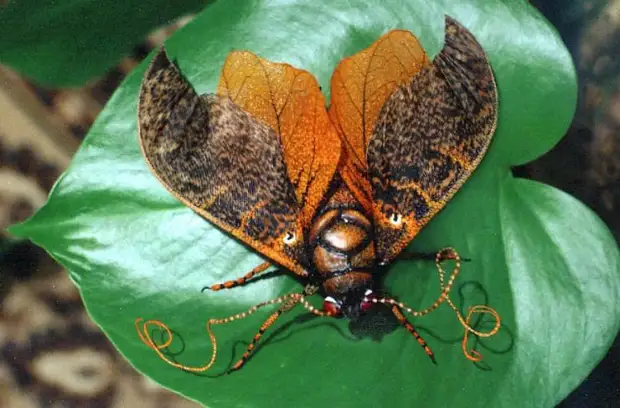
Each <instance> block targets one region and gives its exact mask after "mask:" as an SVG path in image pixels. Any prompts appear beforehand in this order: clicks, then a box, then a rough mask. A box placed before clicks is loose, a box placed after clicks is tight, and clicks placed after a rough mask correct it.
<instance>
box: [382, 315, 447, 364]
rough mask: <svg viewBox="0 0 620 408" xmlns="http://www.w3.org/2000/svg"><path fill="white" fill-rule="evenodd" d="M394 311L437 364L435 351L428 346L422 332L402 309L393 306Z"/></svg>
mask: <svg viewBox="0 0 620 408" xmlns="http://www.w3.org/2000/svg"><path fill="white" fill-rule="evenodd" d="M392 313H394V316H396V319H397V320H398V321H399V322H400V324H402V325H403V326H405V329H407V330H408V331H409V333H411V334H412V335H413V337H414V338H415V339H416V340H417V342H418V344H419V345H420V346H422V348H423V349H424V352H425V353H426V354H427V355H428V356H429V357H430V358H431V360H432V361H433V363H434V364H437V361H435V355H434V354H433V351H432V350H431V348H430V347H429V346H428V344H426V341H424V339H423V338H422V336H420V333H418V332H417V330H416V329H415V328H414V327H413V325H412V324H411V323H409V321H408V320H407V318H406V317H405V315H403V313H402V312H401V311H400V308H399V307H398V306H392Z"/></svg>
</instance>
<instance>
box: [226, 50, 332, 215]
mask: <svg viewBox="0 0 620 408" xmlns="http://www.w3.org/2000/svg"><path fill="white" fill-rule="evenodd" d="M217 93H218V94H219V95H222V96H228V97H230V98H231V99H232V101H233V102H234V103H235V104H237V105H238V106H240V107H241V108H242V109H244V110H245V111H246V112H248V113H250V114H252V115H253V116H254V117H255V118H257V119H259V120H262V121H264V122H265V123H266V124H268V125H269V126H270V127H271V128H272V129H274V131H275V132H276V133H277V135H278V137H279V138H280V145H281V147H282V149H283V152H284V160H285V162H286V168H287V171H288V176H289V180H290V181H291V182H292V183H293V185H294V187H295V192H296V195H297V201H298V202H299V204H300V207H301V221H302V224H303V225H309V224H310V221H311V219H312V216H313V215H314V213H315V211H316V209H317V207H318V206H319V203H320V202H321V200H322V199H323V196H324V194H325V192H326V191H327V189H328V187H329V184H330V183H331V181H332V178H333V176H334V173H335V171H336V167H337V165H338V161H339V160H340V150H341V146H340V139H339V138H338V134H337V133H336V130H335V128H334V126H333V125H332V123H331V121H330V119H329V116H328V115H327V111H326V109H325V99H324V98H323V94H322V93H321V89H320V87H319V84H318V83H317V81H316V79H315V78H314V77H313V76H312V74H310V73H309V72H307V71H304V70H301V69H297V68H294V67H292V66H291V65H289V64H281V63H276V62H271V61H267V60H265V59H263V58H260V57H258V56H256V55H254V54H252V53H251V52H245V51H242V52H233V53H231V54H230V55H229V56H228V58H227V59H226V62H225V63H224V67H223V69H222V76H221V78H220V83H219V85H218V88H217Z"/></svg>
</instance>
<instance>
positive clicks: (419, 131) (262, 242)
mask: <svg viewBox="0 0 620 408" xmlns="http://www.w3.org/2000/svg"><path fill="white" fill-rule="evenodd" d="M445 23H446V24H445V40H444V46H443V48H442V50H441V51H440V52H439V53H438V54H437V55H436V56H435V58H434V59H433V60H432V61H431V60H430V59H429V58H428V57H427V56H426V53H425V52H424V50H423V48H422V46H421V45H420V43H419V42H418V40H417V39H416V38H415V37H414V36H413V35H412V34H411V33H410V32H408V31H404V30H393V31H391V32H389V33H387V34H385V35H384V36H382V37H381V38H379V39H378V40H377V41H376V42H375V43H374V44H372V45H371V46H370V47H369V48H367V49H365V50H362V51H360V52H359V53H358V54H355V55H353V56H351V57H348V58H345V59H344V60H342V61H341V62H340V63H339V64H338V66H337V67H336V70H335V71H334V75H333V76H332V80H331V100H330V103H329V108H328V109H326V105H327V104H326V101H325V100H324V97H323V94H322V93H321V88H320V87H319V85H318V83H317V81H316V79H315V78H314V77H313V76H312V75H311V74H310V73H309V72H307V71H304V70H300V69H297V68H294V67H292V66H290V65H288V64H282V63H275V62H271V61H268V60H265V59H263V58H260V57H258V56H256V55H254V54H252V53H250V52H244V51H235V52H232V53H231V54H230V55H229V56H228V58H227V60H226V62H225V63H224V67H223V69H222V75H221V78H220V82H219V85H218V88H217V91H216V93H214V94H206V95H198V94H197V93H196V91H195V90H194V89H193V87H192V86H191V85H190V84H189V83H188V81H187V80H186V79H185V78H184V77H183V75H182V74H181V72H180V71H179V69H178V68H177V67H176V66H175V65H174V64H173V63H172V62H171V61H170V59H169V58H168V56H167V55H166V52H165V51H164V50H163V49H162V50H161V51H160V52H159V53H158V54H157V55H156V56H155V57H154V58H153V60H152V62H151V64H150V66H149V68H148V69H147V71H146V73H145V76H144V80H143V82H142V87H141V91H140V97H139V103H138V128H139V140H140V146H141V149H142V153H143V155H144V157H145V159H146V161H147V163H148V165H149V167H150V169H151V171H152V172H153V174H154V175H155V176H156V177H157V178H158V179H159V181H160V182H161V183H162V184H163V185H164V186H165V187H166V188H167V189H168V191H170V192H171V193H172V194H173V195H174V196H175V197H176V198H177V199H179V200H180V201H181V202H183V203H184V204H186V205H187V206H188V207H190V208H191V209H192V210H194V211H195V212H196V213H198V214H199V215H201V216H202V217H203V218H204V219H206V220H207V221H209V222H210V223H212V224H214V225H216V226H217V227H219V228H220V229H221V230H223V231H225V232H227V233H229V234H230V235H232V236H233V237H235V238H236V239H238V240H240V241H242V242H244V243H245V244H247V245H248V246H250V247H251V248H253V249H255V250H256V251H258V252H259V253H261V254H262V255H263V256H264V257H266V258H267V259H268V260H269V261H267V262H265V263H263V264H261V265H258V266H257V267H256V268H254V269H253V270H252V271H250V272H249V273H247V274H246V275H244V276H242V277H240V278H238V279H235V280H231V281H228V282H223V283H218V284H214V285H212V286H210V287H209V289H211V290H214V291H217V290H222V289H230V288H234V287H236V286H239V285H243V284H245V283H246V282H248V281H250V280H251V279H252V278H253V277H254V276H256V275H258V274H260V273H262V272H264V271H266V270H268V269H269V267H270V266H271V265H272V264H278V265H280V266H281V267H283V268H285V269H286V270H288V271H289V272H290V273H292V274H294V275H296V276H297V277H298V278H299V279H300V280H301V281H303V282H305V283H306V287H305V288H304V291H303V292H302V293H293V294H288V295H283V296H281V297H279V298H277V299H272V300H270V301H267V302H264V303H261V304H259V305H256V306H254V307H252V308H251V309H250V310H248V311H247V312H245V313H240V314H237V315H234V316H231V317H228V318H224V319H216V318H212V319H210V320H209V321H208V324H207V327H208V330H209V336H210V338H211V341H212V342H213V348H214V354H213V357H212V359H211V361H210V362H209V364H207V365H206V366H204V367H200V368H191V367H188V366H185V365H181V364H178V363H175V362H173V361H171V360H169V359H167V358H166V357H165V356H164V355H163V354H162V353H161V351H160V349H161V348H162V347H165V346H166V345H167V344H169V342H166V343H165V345H163V346H162V345H156V344H155V343H154V342H153V341H152V339H151V338H150V337H149V333H148V330H147V327H146V326H148V324H149V323H153V324H159V325H160V326H162V327H164V328H165V326H164V325H163V323H156V322H155V321H148V322H146V323H145V324H144V326H143V330H141V331H139V333H140V337H141V339H142V340H143V341H144V342H145V343H146V344H147V345H148V346H149V347H150V348H152V349H153V350H155V351H156V352H157V353H158V355H159V356H160V357H161V358H162V359H164V360H165V361H167V362H168V363H170V364H172V365H174V366H175V367H179V368H182V369H185V370H189V371H204V370H207V369H209V367H211V365H212V364H213V363H214V361H215V352H216V344H215V337H214V335H213V333H212V332H211V325H215V324H223V323H228V322H231V321H233V320H238V319H242V318H244V317H246V316H247V315H249V314H251V313H254V312H255V311H256V310H258V309H259V308H261V307H263V306H267V305H271V304H280V305H281V306H280V308H279V309H278V310H277V311H275V312H273V313H272V314H271V315H270V316H269V317H268V318H267V319H266V320H265V322H264V323H263V325H262V326H261V327H260V329H259V331H258V333H257V335H256V336H255V337H254V339H253V341H252V343H251V344H250V346H249V347H248V350H247V352H246V353H245V354H244V356H243V358H242V359H241V360H240V361H239V362H238V363H237V364H235V365H234V366H233V370H234V369H239V368H240V367H241V366H242V365H243V364H244V363H245V361H246V360H247V359H248V357H249V356H250V354H251V353H252V351H253V350H254V349H255V346H256V344H257V342H258V341H259V339H260V338H261V336H262V334H263V333H264V332H265V331H266V330H267V329H268V328H269V327H270V326H271V325H272V324H273V323H274V322H275V321H276V319H277V318H278V317H279V316H281V315H282V314H283V313H285V312H287V311H288V310H290V309H292V308H294V307H295V306H296V305H302V306H303V307H305V308H306V309H307V310H308V311H310V312H311V313H313V314H315V315H317V316H327V317H334V316H339V315H344V316H346V317H349V318H351V319H357V318H358V317H359V316H360V315H361V314H362V313H363V312H365V311H366V310H367V309H368V308H370V307H372V306H373V305H374V304H377V303H383V304H386V305H390V306H391V309H392V312H393V314H394V316H395V317H396V319H397V320H398V321H399V322H400V323H401V324H402V325H403V326H404V327H405V328H407V330H409V332H411V334H412V335H413V336H414V337H415V338H416V340H417V341H418V342H419V343H420V344H421V345H422V346H423V347H424V349H425V350H426V353H427V354H428V355H429V356H430V357H431V358H433V354H432V352H431V351H430V349H429V348H428V346H426V343H425V342H424V340H422V339H421V337H420V336H419V334H418V333H417V332H416V331H415V329H414V328H413V326H412V325H411V324H410V323H409V322H408V321H407V319H406V318H405V317H404V314H403V313H404V312H406V313H409V314H410V315H413V316H421V315H424V314H427V313H429V312H430V311H431V310H434V308H436V307H437V306H438V305H439V304H441V303H442V302H444V301H445V302H446V303H448V304H449V305H450V307H452V308H453V309H454V310H455V312H456V313H457V315H458V316H459V320H460V321H461V323H462V324H463V326H465V327H466V333H467V332H471V333H475V334H478V335H484V333H480V332H478V331H476V330H474V329H472V328H471V327H469V326H468V323H467V322H466V321H465V320H464V319H463V318H462V317H460V313H459V312H458V309H457V308H456V307H455V306H454V305H453V303H452V302H451V300H450V299H449V297H448V292H449V291H450V287H451V285H452V282H453V280H454V277H455V276H456V273H458V270H459V262H458V261H459V259H458V255H457V254H456V253H455V252H454V251H453V250H444V251H441V252H440V253H439V254H438V255H437V258H436V262H437V266H438V269H439V270H440V283H441V289H442V293H441V295H440V296H439V298H438V299H437V301H436V302H435V303H434V304H433V305H432V306H431V307H429V308H427V309H425V310H423V311H417V312H416V311H413V310H412V309H410V308H408V307H406V306H405V305H404V304H402V303H399V302H397V301H396V300H394V299H392V298H389V297H385V296H383V297H378V296H377V295H376V292H377V290H378V288H377V286H378V276H379V275H378V272H379V270H380V269H382V267H383V266H387V265H389V264H390V263H392V262H393V261H394V260H395V259H396V258H397V257H398V256H400V254H401V253H402V251H403V249H404V248H405V247H406V246H407V245H408V244H409V243H410V242H411V240H412V239H413V238H414V237H415V236H416V235H417V234H418V233H419V232H420V230H421V229H422V228H423V227H424V226H425V225H426V224H427V223H428V222H429V221H430V220H431V219H432V218H433V217H434V215H435V214H437V213H438V212H439V211H440V210H441V209H442V208H443V207H444V206H445V205H446V203H447V202H448V201H449V200H450V199H451V198H452V197H453V195H454V194H455V193H456V192H457V190H458V189H459V188H460V187H461V186H462V185H463V183H464V182H465V181H466V180H467V179H468V178H469V176H470V175H471V174H472V172H473V171H474V170H475V169H476V167H477V166H478V165H479V163H480V161H481V160H482V158H483V156H484V154H485V153H486V151H487V148H488V147H489V145H490V143H491V139H492V136H493V134H494V132H495V127H496V122H497V88H496V86H495V79H494V76H493V72H492V70H491V67H490V64H489V61H488V60H487V57H486V54H485V52H484V50H483V49H482V46H481V45H480V44H479V43H478V41H477V40H476V39H475V38H474V36H473V35H472V34H471V33H470V32H469V31H468V30H467V29H466V28H465V27H463V26H462V25H460V24H459V23H458V22H457V21H455V20H454V19H452V18H450V17H446V20H445ZM445 259H454V260H456V267H455V271H456V272H453V274H452V277H451V278H450V279H449V280H448V281H447V282H444V280H443V270H442V269H441V267H440V266H439V262H440V261H442V260H445ZM317 291H320V293H321V294H322V295H323V297H324V300H325V302H324V305H323V308H322V309H317V308H315V307H314V306H312V305H311V304H310V303H309V302H308V301H307V300H306V296H310V295H313V294H314V293H316V292H317ZM497 327H499V326H497ZM497 327H496V329H494V330H495V331H496V330H497ZM165 329H166V330H167V328H165ZM168 333H170V331H168ZM486 335H490V334H489V333H486Z"/></svg>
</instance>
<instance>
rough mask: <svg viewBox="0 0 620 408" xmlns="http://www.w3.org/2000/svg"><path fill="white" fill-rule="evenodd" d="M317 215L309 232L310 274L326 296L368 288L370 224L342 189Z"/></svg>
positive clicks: (371, 252)
mask: <svg viewBox="0 0 620 408" xmlns="http://www.w3.org/2000/svg"><path fill="white" fill-rule="evenodd" d="M326 208H327V210H326V211H323V212H322V213H320V214H319V215H317V216H316V217H315V218H314V220H313V223H312V226H311V228H310V231H309V243H310V247H309V249H310V260H311V262H312V265H313V273H314V274H315V275H316V278H318V279H319V280H321V281H322V285H323V289H324V290H325V294H326V295H327V296H335V297H341V295H343V294H344V293H347V292H351V291H352V290H355V289H361V288H367V287H369V286H371V285H372V275H371V272H372V269H373V268H374V267H375V247H374V240H373V229H372V224H371V222H370V220H369V218H368V216H366V215H365V214H364V213H363V210H362V208H361V207H360V206H359V205H358V204H357V202H356V201H355V200H354V199H352V196H351V195H350V193H349V192H348V191H346V190H344V189H341V190H338V191H337V192H336V193H335V194H334V196H333V197H332V198H331V199H330V200H329V202H328V203H327V205H326Z"/></svg>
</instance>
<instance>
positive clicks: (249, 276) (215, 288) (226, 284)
mask: <svg viewBox="0 0 620 408" xmlns="http://www.w3.org/2000/svg"><path fill="white" fill-rule="evenodd" d="M270 266H271V263H270V262H263V263H262V264H260V265H258V266H257V267H256V268H254V269H252V270H251V271H250V272H248V273H246V274H245V275H243V276H242V277H240V278H238V279H233V280H229V281H226V282H224V283H216V284H214V285H211V286H206V287H204V288H202V290H203V291H204V290H205V289H210V290H212V291H214V292H216V291H218V290H222V289H231V288H234V287H237V286H241V285H245V284H246V283H247V281H248V280H250V279H252V278H253V277H254V276H256V275H259V274H261V273H263V272H265V271H266V270H267V269H268V268H269V267H270Z"/></svg>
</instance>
